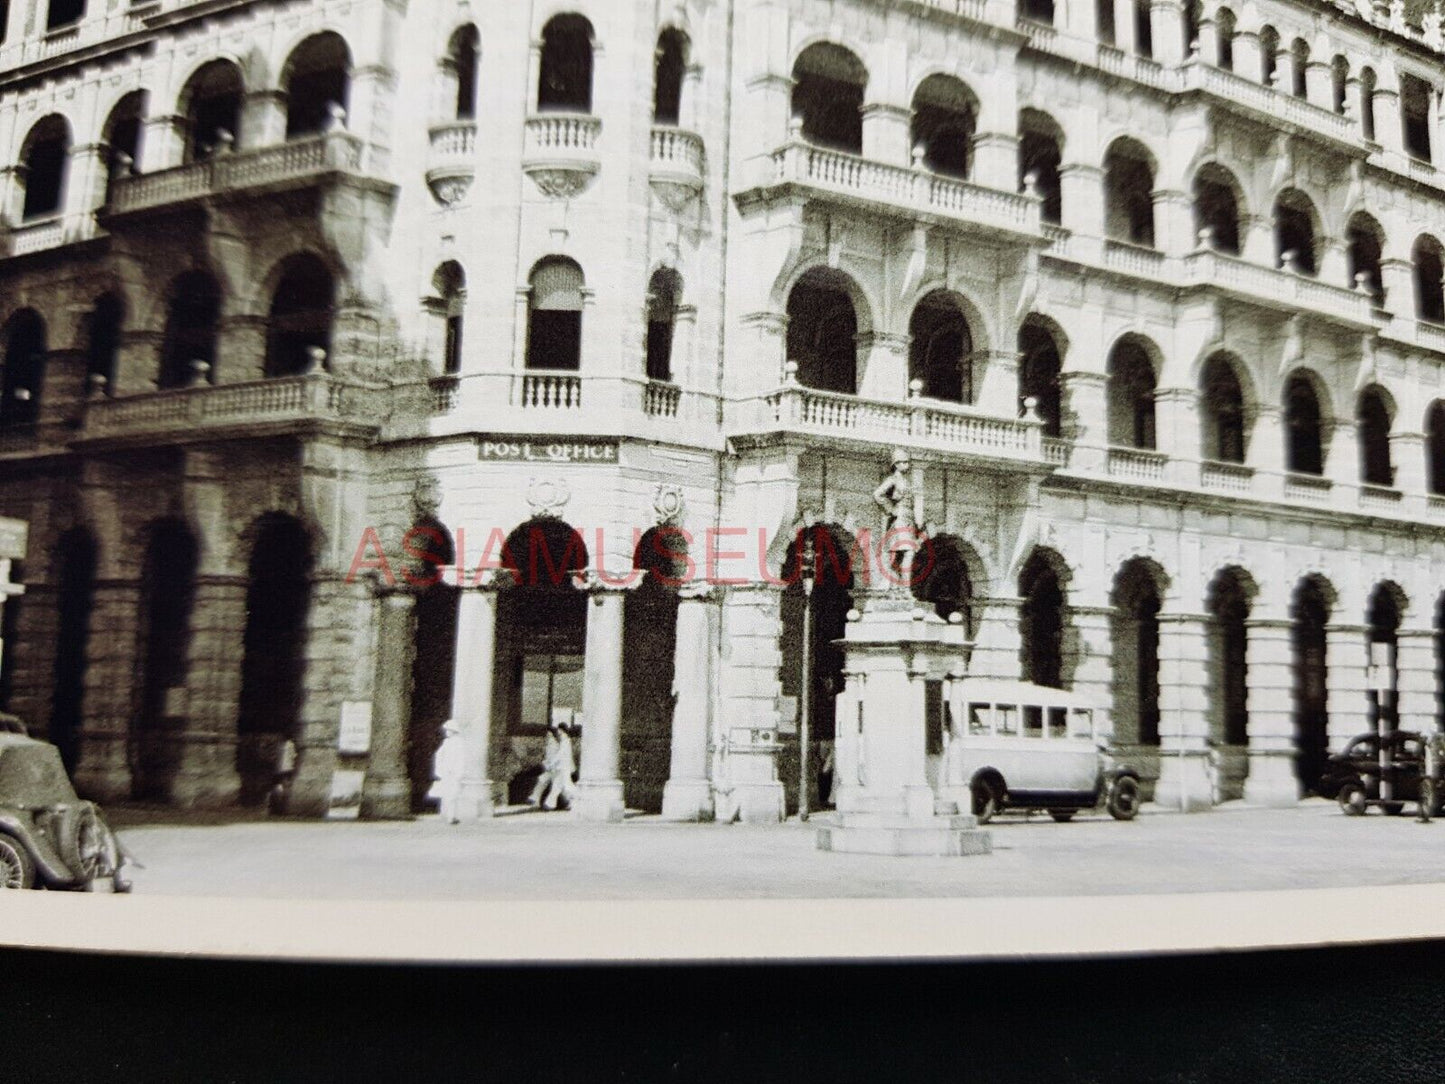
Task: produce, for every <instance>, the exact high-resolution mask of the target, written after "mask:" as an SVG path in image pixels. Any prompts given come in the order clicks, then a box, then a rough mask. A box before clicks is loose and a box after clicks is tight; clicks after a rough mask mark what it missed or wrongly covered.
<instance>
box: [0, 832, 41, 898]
mask: <svg viewBox="0 0 1445 1084" xmlns="http://www.w3.org/2000/svg"><path fill="white" fill-rule="evenodd" d="M34 886H35V863H34V862H32V861H31V860H30V854H29V852H28V851H26V849H25V848H24V847H22V846H21V845H20V844H19V843H18V842H17V841H16V840H14V839H12V838H10V837H9V836H5V835H0V890H3V889H6V888H33V887H34Z"/></svg>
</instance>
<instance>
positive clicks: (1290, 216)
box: [1274, 188, 1318, 275]
mask: <svg viewBox="0 0 1445 1084" xmlns="http://www.w3.org/2000/svg"><path fill="white" fill-rule="evenodd" d="M1274 252H1275V257H1276V259H1277V260H1278V263H1279V266H1280V267H1282V268H1284V269H1285V270H1286V271H1298V272H1299V273H1300V274H1302V275H1315V274H1317V273H1318V269H1317V267H1316V265H1315V209H1314V205H1313V204H1312V203H1310V201H1309V198H1308V197H1307V196H1305V195H1304V193H1302V192H1300V191H1299V190H1298V189H1295V188H1291V189H1287V190H1285V191H1284V192H1281V193H1280V194H1279V198H1278V199H1277V200H1275V203H1274Z"/></svg>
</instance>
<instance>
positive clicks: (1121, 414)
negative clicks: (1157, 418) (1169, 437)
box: [1108, 339, 1154, 448]
mask: <svg viewBox="0 0 1445 1084" xmlns="http://www.w3.org/2000/svg"><path fill="white" fill-rule="evenodd" d="M1108 376H1109V419H1108V420H1109V443H1110V444H1113V445H1116V446H1118V447H1123V448H1153V447H1154V364H1153V362H1152V361H1150V359H1149V355H1148V353H1147V352H1146V351H1145V350H1144V348H1143V347H1142V346H1140V345H1139V343H1137V342H1135V341H1134V340H1132V339H1125V340H1124V341H1122V342H1120V343H1119V344H1118V345H1116V346H1115V347H1114V349H1113V350H1112V351H1110V353H1109V368H1108Z"/></svg>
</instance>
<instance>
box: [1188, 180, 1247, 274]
mask: <svg viewBox="0 0 1445 1084" xmlns="http://www.w3.org/2000/svg"><path fill="white" fill-rule="evenodd" d="M1194 229H1195V231H1196V234H1197V235H1198V234H1202V233H1203V231H1205V230H1208V231H1209V235H1208V237H1209V247H1210V248H1212V249H1214V250H1215V251H1217V252H1226V253H1228V254H1229V255H1231V256H1238V255H1239V204H1238V202H1237V201H1236V200H1235V198H1234V189H1233V188H1232V187H1231V186H1230V185H1229V184H1227V183H1226V182H1224V181H1222V180H1212V179H1209V178H1208V177H1205V176H1201V177H1200V178H1198V179H1197V180H1195V182H1194Z"/></svg>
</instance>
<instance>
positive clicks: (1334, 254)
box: [1318, 237, 1355, 289]
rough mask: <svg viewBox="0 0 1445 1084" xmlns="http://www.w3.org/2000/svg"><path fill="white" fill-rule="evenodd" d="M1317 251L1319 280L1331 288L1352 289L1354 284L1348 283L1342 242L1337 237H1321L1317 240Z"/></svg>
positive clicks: (1346, 262)
mask: <svg viewBox="0 0 1445 1084" xmlns="http://www.w3.org/2000/svg"><path fill="white" fill-rule="evenodd" d="M1319 250H1320V252H1319V264H1318V267H1319V273H1318V278H1319V280H1320V281H1321V282H1327V283H1329V284H1330V285H1331V286H1343V287H1345V288H1346V289H1353V288H1354V285H1355V284H1354V283H1353V282H1351V281H1350V272H1349V261H1348V259H1347V258H1346V256H1345V245H1344V242H1343V241H1341V240H1340V239H1339V238H1338V237H1322V238H1320V239H1319Z"/></svg>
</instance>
